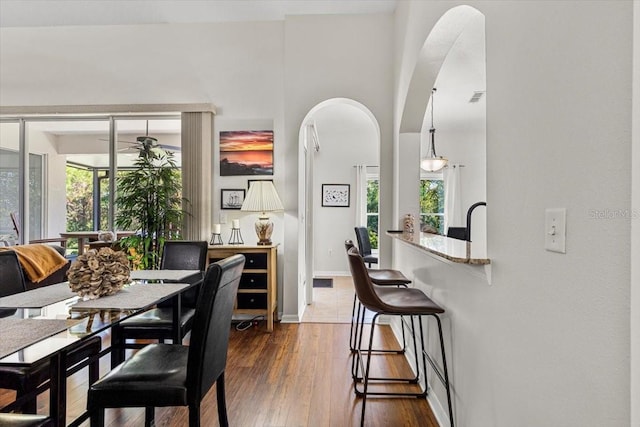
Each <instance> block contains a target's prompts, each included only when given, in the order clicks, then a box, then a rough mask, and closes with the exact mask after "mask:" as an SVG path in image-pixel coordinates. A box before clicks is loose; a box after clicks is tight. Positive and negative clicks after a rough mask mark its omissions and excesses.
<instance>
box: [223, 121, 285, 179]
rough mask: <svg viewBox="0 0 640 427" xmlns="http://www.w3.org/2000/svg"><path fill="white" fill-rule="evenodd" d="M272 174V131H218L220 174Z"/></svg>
mask: <svg viewBox="0 0 640 427" xmlns="http://www.w3.org/2000/svg"><path fill="white" fill-rule="evenodd" d="M236 175H273V131H272V130H234V131H221V132H220V176H236Z"/></svg>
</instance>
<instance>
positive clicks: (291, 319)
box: [280, 314, 300, 323]
mask: <svg viewBox="0 0 640 427" xmlns="http://www.w3.org/2000/svg"><path fill="white" fill-rule="evenodd" d="M280 323H300V317H298V316H297V315H295V314H283V315H282V319H280Z"/></svg>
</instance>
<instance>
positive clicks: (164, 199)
mask: <svg viewBox="0 0 640 427" xmlns="http://www.w3.org/2000/svg"><path fill="white" fill-rule="evenodd" d="M137 140H138V142H139V143H140V154H139V156H138V159H137V160H136V162H135V163H134V168H133V169H132V170H130V171H126V172H125V173H122V174H121V175H119V176H118V178H117V181H116V182H117V193H118V196H117V198H116V209H117V212H116V219H115V223H116V226H117V227H118V229H119V230H137V233H136V234H135V235H133V236H129V237H125V238H123V239H122V240H121V241H120V245H121V246H122V247H123V249H124V250H125V251H127V253H128V254H129V258H130V260H131V261H132V264H133V267H134V268H136V269H157V268H158V266H159V263H160V259H161V256H162V247H163V245H164V242H165V240H174V239H179V238H180V227H181V225H182V218H183V216H184V214H185V212H184V210H183V209H182V202H183V201H185V200H184V199H183V198H182V197H181V192H182V179H181V175H180V170H179V169H178V167H177V165H176V162H175V160H174V156H173V153H172V152H170V151H165V150H163V149H162V148H161V147H159V146H158V144H157V140H156V139H155V138H151V137H149V136H144V137H138V139H137Z"/></svg>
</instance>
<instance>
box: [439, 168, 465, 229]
mask: <svg viewBox="0 0 640 427" xmlns="http://www.w3.org/2000/svg"><path fill="white" fill-rule="evenodd" d="M464 226H465V224H464V222H463V221H462V203H461V201H460V165H457V164H449V167H448V168H447V169H445V171H444V232H445V234H446V233H447V230H448V229H449V227H464Z"/></svg>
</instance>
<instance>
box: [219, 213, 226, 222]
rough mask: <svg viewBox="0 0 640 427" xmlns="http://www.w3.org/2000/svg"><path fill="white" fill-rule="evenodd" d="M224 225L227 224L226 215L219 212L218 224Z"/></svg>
mask: <svg viewBox="0 0 640 427" xmlns="http://www.w3.org/2000/svg"><path fill="white" fill-rule="evenodd" d="M226 223H227V213H226V212H220V224H226Z"/></svg>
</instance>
